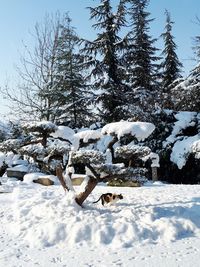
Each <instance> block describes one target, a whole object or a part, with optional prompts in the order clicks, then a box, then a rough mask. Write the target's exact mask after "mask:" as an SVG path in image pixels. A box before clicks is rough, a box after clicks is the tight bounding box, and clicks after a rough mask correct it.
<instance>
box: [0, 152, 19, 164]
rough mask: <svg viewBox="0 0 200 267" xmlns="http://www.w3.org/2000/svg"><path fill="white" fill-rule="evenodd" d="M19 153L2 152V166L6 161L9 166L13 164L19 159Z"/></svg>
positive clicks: (0, 160) (0, 159)
mask: <svg viewBox="0 0 200 267" xmlns="http://www.w3.org/2000/svg"><path fill="white" fill-rule="evenodd" d="M19 157H20V156H19V155H15V154H14V153H12V152H8V153H6V154H5V153H2V152H0V167H1V166H2V165H3V163H6V164H7V165H8V166H12V164H13V162H16V161H17V160H18V159H19Z"/></svg>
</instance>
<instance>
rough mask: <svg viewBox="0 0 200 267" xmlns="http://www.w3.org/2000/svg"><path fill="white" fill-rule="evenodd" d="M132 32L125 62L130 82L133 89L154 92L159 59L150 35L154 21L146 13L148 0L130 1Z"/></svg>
mask: <svg viewBox="0 0 200 267" xmlns="http://www.w3.org/2000/svg"><path fill="white" fill-rule="evenodd" d="M128 2H129V3H130V9H129V15H130V21H131V31H130V32H129V38H128V39H129V45H128V47H127V53H126V56H125V60H126V62H127V65H128V74H129V75H128V81H129V83H130V85H131V87H132V88H144V89H147V90H153V89H154V86H155V84H156V80H157V74H158V68H159V65H158V64H157V63H156V62H157V60H158V59H159V57H157V56H156V55H155V53H156V51H157V50H158V49H157V48H156V47H155V46H154V43H155V41H156V39H153V38H152V37H151V36H150V35H149V30H150V26H149V24H150V23H151V22H152V21H153V20H154V19H151V18H149V16H150V13H149V12H148V11H146V8H147V6H148V3H149V1H148V0H129V1H128Z"/></svg>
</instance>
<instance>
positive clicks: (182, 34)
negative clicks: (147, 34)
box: [0, 0, 200, 113]
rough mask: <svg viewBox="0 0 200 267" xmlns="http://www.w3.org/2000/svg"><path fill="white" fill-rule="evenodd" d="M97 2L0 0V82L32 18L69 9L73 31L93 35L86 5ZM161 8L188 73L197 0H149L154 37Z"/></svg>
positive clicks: (199, 7) (199, 12)
mask: <svg viewBox="0 0 200 267" xmlns="http://www.w3.org/2000/svg"><path fill="white" fill-rule="evenodd" d="M112 2H113V3H117V2H118V1H117V0H113V1H112ZM98 3H99V0H0V4H1V5H0V34H1V41H0V86H2V85H4V83H5V80H6V77H10V79H11V78H12V76H13V74H14V65H17V64H18V62H19V52H23V46H22V41H24V42H26V41H28V40H29V38H30V34H29V32H33V31H34V26H35V24H36V22H40V21H42V20H43V18H44V16H45V14H46V13H54V12H56V11H57V10H59V11H60V12H61V13H62V12H63V13H64V12H68V11H69V15H70V17H71V18H72V25H73V26H75V27H76V29H77V33H78V34H79V35H80V36H81V37H86V38H88V39H90V38H91V39H92V38H94V36H95V35H94V32H93V30H92V29H91V24H92V22H90V21H89V10H87V9H86V7H87V6H91V5H96V4H98ZM165 9H168V10H169V11H170V13H171V17H172V19H173V20H174V22H175V24H174V28H173V34H174V36H175V38H176V39H175V41H176V43H177V45H178V50H177V53H178V56H179V58H180V60H181V61H182V62H183V64H184V66H185V70H186V73H188V72H189V70H190V69H191V68H192V67H193V66H194V62H192V61H191V60H189V59H190V58H191V57H192V56H193V52H192V49H191V47H192V37H194V36H196V35H200V25H196V24H195V23H194V21H195V16H199V17H200V0H150V4H149V8H148V10H149V11H150V12H151V16H152V18H155V21H154V22H152V23H151V28H152V30H151V33H152V35H153V37H155V38H157V37H159V35H160V34H161V33H162V32H163V29H164V25H165V16H164V11H165ZM159 46H160V42H159V43H158V47H159ZM1 103H2V96H1V95H0V104H1ZM0 113H2V106H1V107H0Z"/></svg>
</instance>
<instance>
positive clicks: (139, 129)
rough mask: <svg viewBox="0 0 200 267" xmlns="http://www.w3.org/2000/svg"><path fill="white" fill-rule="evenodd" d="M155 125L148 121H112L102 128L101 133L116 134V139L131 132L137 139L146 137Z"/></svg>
mask: <svg viewBox="0 0 200 267" xmlns="http://www.w3.org/2000/svg"><path fill="white" fill-rule="evenodd" d="M154 130H155V126H154V125H153V124H152V123H149V122H128V121H120V122H112V123H109V124H106V125H105V126H104V127H103V128H102V134H109V135H117V137H118V139H120V138H121V137H123V136H124V135H126V134H131V135H132V136H134V137H136V138H137V140H138V141H143V140H144V139H146V138H147V137H148V136H149V135H150V134H151V133H152V132H153V131H154Z"/></svg>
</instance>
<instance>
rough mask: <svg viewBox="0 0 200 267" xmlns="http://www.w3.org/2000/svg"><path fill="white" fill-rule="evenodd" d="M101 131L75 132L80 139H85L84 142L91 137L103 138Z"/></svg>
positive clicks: (94, 138) (92, 138)
mask: <svg viewBox="0 0 200 267" xmlns="http://www.w3.org/2000/svg"><path fill="white" fill-rule="evenodd" d="M101 136H102V135H101V132H100V131H97V130H85V131H81V132H78V133H76V134H75V137H77V138H78V139H79V140H81V139H82V140H83V142H84V143H87V142H88V141H89V140H90V139H91V140H98V139H100V138H101Z"/></svg>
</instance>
